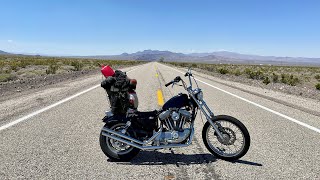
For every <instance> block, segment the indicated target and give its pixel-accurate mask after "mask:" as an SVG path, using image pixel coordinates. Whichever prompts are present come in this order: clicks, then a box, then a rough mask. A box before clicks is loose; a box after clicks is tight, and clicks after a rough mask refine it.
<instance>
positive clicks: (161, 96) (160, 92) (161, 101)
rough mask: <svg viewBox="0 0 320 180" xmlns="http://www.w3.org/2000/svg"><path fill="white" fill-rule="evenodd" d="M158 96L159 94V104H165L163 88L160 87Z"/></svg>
mask: <svg viewBox="0 0 320 180" xmlns="http://www.w3.org/2000/svg"><path fill="white" fill-rule="evenodd" d="M157 96H158V104H159V106H163V104H164V100H163V95H162V91H161V89H158V91H157Z"/></svg>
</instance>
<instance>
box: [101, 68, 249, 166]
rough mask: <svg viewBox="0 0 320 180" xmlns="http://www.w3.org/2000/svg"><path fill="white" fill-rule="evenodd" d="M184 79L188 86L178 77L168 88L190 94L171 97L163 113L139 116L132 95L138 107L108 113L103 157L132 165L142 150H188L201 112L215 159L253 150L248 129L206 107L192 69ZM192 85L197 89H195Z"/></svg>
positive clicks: (233, 157) (204, 132)
mask: <svg viewBox="0 0 320 180" xmlns="http://www.w3.org/2000/svg"><path fill="white" fill-rule="evenodd" d="M185 76H186V77H188V80H189V85H187V84H186V83H185V82H184V80H183V79H182V78H181V77H180V76H177V77H176V78H175V79H174V80H172V81H171V82H169V83H167V84H165V86H166V87H167V86H169V85H171V84H172V86H174V85H179V86H183V88H184V89H185V91H186V92H187V93H186V94H182V93H180V94H178V95H176V96H174V97H172V98H171V99H169V100H168V101H167V102H166V103H165V104H164V105H163V107H162V108H161V109H160V110H155V111H150V112H139V111H137V110H136V108H137V106H138V105H137V103H136V102H134V101H135V100H137V97H134V96H132V95H130V102H131V103H133V104H134V105H135V107H133V108H130V109H129V110H128V111H127V113H126V114H116V115H115V114H112V113H110V112H106V116H105V117H104V118H103V122H104V123H105V125H104V127H103V128H102V130H101V133H100V146H101V149H102V151H103V152H104V154H105V155H106V156H108V157H109V158H110V159H111V160H113V161H130V160H131V159H132V158H134V157H135V156H136V155H137V154H138V153H139V151H140V150H158V149H166V148H169V149H170V148H182V147H187V146H189V145H191V143H192V140H193V137H194V131H195V130H194V122H195V120H196V116H197V114H198V111H200V112H201V113H202V114H203V115H204V116H205V119H206V120H207V122H206V123H205V124H204V126H203V129H202V139H203V142H204V144H205V146H206V148H207V149H208V150H209V151H210V152H211V153H212V154H213V155H214V156H216V157H218V158H220V159H223V160H227V161H233V160H237V159H239V158H241V157H242V156H244V155H245V154H246V153H247V151H248V150H249V146H250V135H249V132H248V130H247V128H246V127H245V126H244V125H243V123H241V122H240V121H239V120H237V119H236V118H234V117H231V116H228V115H218V116H215V115H214V114H213V112H212V111H211V110H210V108H209V107H208V106H207V104H206V102H205V100H204V97H203V92H202V90H201V89H200V88H199V87H198V84H197V81H196V79H195V78H194V76H193V75H192V72H191V69H190V68H189V69H188V71H187V72H186V74H185ZM179 82H181V83H182V84H179ZM192 82H195V84H196V86H197V87H196V88H194V89H193V87H192ZM135 98H136V99H135Z"/></svg>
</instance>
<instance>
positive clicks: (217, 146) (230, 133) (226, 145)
mask: <svg viewBox="0 0 320 180" xmlns="http://www.w3.org/2000/svg"><path fill="white" fill-rule="evenodd" d="M212 121H213V123H217V124H220V125H221V126H220V127H221V128H223V131H224V132H221V130H220V132H221V133H222V134H223V136H224V139H221V138H219V137H218V135H217V133H216V132H215V130H214V129H213V127H212V126H211V124H210V123H209V122H206V123H205V125H204V127H203V129H202V139H203V142H204V144H205V146H206V148H207V149H208V150H209V151H210V152H211V153H212V154H213V155H215V156H216V157H218V158H220V159H223V160H227V161H234V160H237V159H239V158H241V157H242V156H244V155H245V154H246V153H247V152H248V150H249V147H250V135H249V132H248V130H247V128H246V127H245V126H244V125H243V124H242V123H241V122H240V121H239V120H237V119H236V118H234V117H231V116H226V115H220V116H215V117H214V118H213V119H212ZM233 128H234V129H235V130H233ZM238 132H239V133H238ZM237 133H238V134H237ZM239 139H240V140H239ZM237 140H239V141H240V142H238V141H237ZM237 143H238V144H239V148H237V146H236V144H237ZM233 148H234V150H235V151H234V152H233V151H232V149H233Z"/></svg>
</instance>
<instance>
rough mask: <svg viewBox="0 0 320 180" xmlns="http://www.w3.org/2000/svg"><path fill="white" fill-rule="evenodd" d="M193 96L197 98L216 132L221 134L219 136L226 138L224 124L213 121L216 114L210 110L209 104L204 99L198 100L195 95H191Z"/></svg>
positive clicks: (201, 109)
mask: <svg viewBox="0 0 320 180" xmlns="http://www.w3.org/2000/svg"><path fill="white" fill-rule="evenodd" d="M191 97H192V98H193V99H194V100H195V102H196V103H197V105H198V107H199V108H200V111H201V112H202V113H203V114H204V116H205V117H206V119H207V121H208V122H209V123H210V125H211V126H212V127H213V129H214V130H215V132H216V133H217V135H218V136H219V138H221V139H224V138H223V135H222V133H221V132H223V131H224V129H223V128H222V126H221V125H220V123H214V122H213V121H212V119H213V117H214V114H213V112H212V111H211V110H210V108H209V107H208V105H207V104H206V102H205V101H204V100H197V99H196V98H195V97H194V96H193V95H191Z"/></svg>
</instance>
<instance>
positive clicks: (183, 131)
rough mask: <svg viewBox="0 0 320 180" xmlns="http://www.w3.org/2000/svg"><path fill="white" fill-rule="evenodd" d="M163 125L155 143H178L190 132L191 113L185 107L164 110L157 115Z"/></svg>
mask: <svg viewBox="0 0 320 180" xmlns="http://www.w3.org/2000/svg"><path fill="white" fill-rule="evenodd" d="M159 119H160V121H161V123H162V124H163V126H164V129H165V130H163V132H162V133H161V135H160V136H158V137H157V138H156V139H155V143H156V144H158V145H159V144H168V143H180V142H182V141H184V140H186V139H187V138H188V137H189V135H190V133H191V129H190V126H189V127H187V124H190V122H191V113H190V112H189V111H187V110H185V109H179V110H172V109H169V110H166V111H164V112H162V113H161V114H160V115H159Z"/></svg>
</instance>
